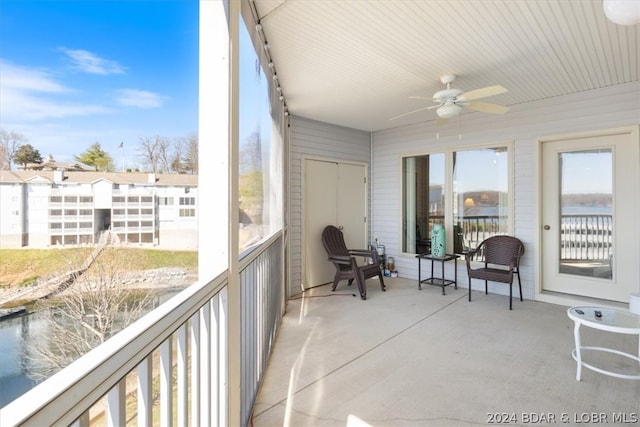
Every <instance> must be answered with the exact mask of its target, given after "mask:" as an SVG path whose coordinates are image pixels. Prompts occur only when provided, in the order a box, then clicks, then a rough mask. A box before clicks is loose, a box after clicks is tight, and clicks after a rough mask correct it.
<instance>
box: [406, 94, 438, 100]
mask: <svg viewBox="0 0 640 427" xmlns="http://www.w3.org/2000/svg"><path fill="white" fill-rule="evenodd" d="M409 99H428V100H431V99H433V98H431V97H430V96H419V95H413V96H410V97H409Z"/></svg>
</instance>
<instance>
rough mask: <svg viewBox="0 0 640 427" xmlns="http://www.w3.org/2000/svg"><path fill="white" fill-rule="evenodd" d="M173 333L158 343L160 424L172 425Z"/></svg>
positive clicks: (168, 426) (167, 426)
mask: <svg viewBox="0 0 640 427" xmlns="http://www.w3.org/2000/svg"><path fill="white" fill-rule="evenodd" d="M172 411H173V335H172V336H171V337H169V338H167V339H166V340H165V341H164V342H163V343H162V344H161V345H160V426H161V427H171V426H172V425H173V414H172Z"/></svg>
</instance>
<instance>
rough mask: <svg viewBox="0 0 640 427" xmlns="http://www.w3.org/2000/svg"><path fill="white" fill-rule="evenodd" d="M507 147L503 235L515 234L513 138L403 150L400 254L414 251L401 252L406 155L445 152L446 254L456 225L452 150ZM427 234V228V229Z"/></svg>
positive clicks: (400, 160) (401, 156) (401, 165)
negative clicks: (505, 210) (504, 228)
mask: <svg viewBox="0 0 640 427" xmlns="http://www.w3.org/2000/svg"><path fill="white" fill-rule="evenodd" d="M501 147H505V148H506V153H507V156H508V158H507V192H508V194H507V205H508V206H507V216H508V217H507V221H506V223H507V230H506V234H509V235H512V236H513V235H515V214H514V212H515V141H514V140H507V141H493V142H486V143H478V144H465V145H456V146H452V147H443V146H437V147H436V146H434V147H433V148H431V149H428V150H424V151H418V152H415V151H414V152H411V153H403V154H401V155H400V158H399V162H398V164H399V175H398V176H399V177H400V179H399V186H400V191H401V196H400V198H399V201H398V205H399V212H400V215H399V217H400V218H401V219H402V220H401V221H400V224H399V231H398V233H399V240H398V242H399V245H398V246H399V248H400V249H401V251H402V252H401V254H402V256H406V257H415V256H416V255H417V253H410V252H404V246H403V244H402V242H403V240H404V236H403V233H404V226H403V223H404V218H403V215H404V210H403V203H404V202H403V200H404V198H405V191H406V190H405V187H404V180H403V176H404V159H406V158H408V157H420V156H431V155H436V154H444V156H445V162H444V163H445V164H444V168H445V169H444V175H445V176H444V190H443V191H444V227H445V233H446V240H447V242H446V247H447V253H453V251H454V250H455V249H454V243H455V242H454V236H453V228H454V225H455V218H454V211H453V209H454V200H453V199H454V197H453V196H454V195H453V190H454V153H456V152H461V151H473V150H482V149H495V148H501ZM429 233H430V231H429Z"/></svg>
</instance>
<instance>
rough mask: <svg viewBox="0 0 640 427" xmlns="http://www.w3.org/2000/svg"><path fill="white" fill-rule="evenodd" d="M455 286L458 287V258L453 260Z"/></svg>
mask: <svg viewBox="0 0 640 427" xmlns="http://www.w3.org/2000/svg"><path fill="white" fill-rule="evenodd" d="M453 287H454V288H455V289H458V258H455V259H454V260H453Z"/></svg>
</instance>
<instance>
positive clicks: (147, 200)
mask: <svg viewBox="0 0 640 427" xmlns="http://www.w3.org/2000/svg"><path fill="white" fill-rule="evenodd" d="M197 183H198V177H197V175H177V174H153V173H119V172H113V173H111V172H94V171H91V172H90V171H70V170H61V169H60V170H21V171H0V247H2V248H18V247H32V248H46V247H51V246H68V245H80V244H94V243H97V242H98V240H99V239H100V236H101V234H102V233H103V232H104V231H106V230H111V231H112V232H113V233H115V234H116V235H117V237H118V239H119V240H120V242H122V243H128V244H136V245H149V246H158V247H162V248H167V249H185V250H186V249H197V246H198V238H197V222H198V212H197V211H198V209H197V206H198V187H197Z"/></svg>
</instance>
